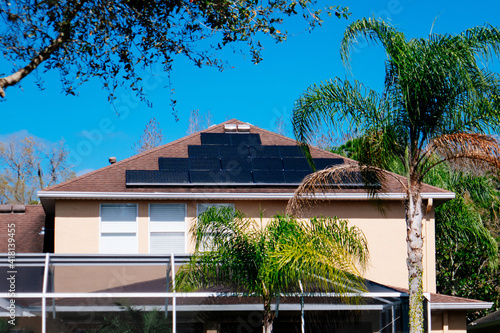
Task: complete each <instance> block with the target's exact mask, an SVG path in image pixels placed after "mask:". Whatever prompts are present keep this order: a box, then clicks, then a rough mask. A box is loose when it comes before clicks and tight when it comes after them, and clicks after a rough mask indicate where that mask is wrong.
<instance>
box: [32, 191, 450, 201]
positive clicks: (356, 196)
mask: <svg viewBox="0 0 500 333" xmlns="http://www.w3.org/2000/svg"><path fill="white" fill-rule="evenodd" d="M293 195H294V193H226V192H220V193H213V192H198V193H174V192H169V193H164V192H73V191H38V197H39V198H41V199H116V200H120V199H121V200H129V199H135V200H141V199H143V200H144V199H151V200H186V199H191V200H192V199H195V200H210V199H224V200H227V199H232V200H266V199H267V200H289V199H291V198H292V197H293ZM421 195H422V198H423V199H438V200H439V199H444V200H449V199H453V198H455V193H452V192H446V193H432V192H431V193H421ZM315 198H316V199H320V200H322V199H324V200H368V199H371V198H372V196H371V195H370V194H368V193H326V194H317V195H316V196H315ZM377 198H378V199H382V200H404V199H405V198H406V194H404V193H381V194H378V195H377Z"/></svg>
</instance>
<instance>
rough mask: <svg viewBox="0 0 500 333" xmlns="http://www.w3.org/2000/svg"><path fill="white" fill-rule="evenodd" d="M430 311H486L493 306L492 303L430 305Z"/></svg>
mask: <svg viewBox="0 0 500 333" xmlns="http://www.w3.org/2000/svg"><path fill="white" fill-rule="evenodd" d="M430 305H431V310H464V311H466V310H467V311H468V310H470V311H477V310H487V309H489V308H491V307H492V306H493V303H492V302H477V303H430Z"/></svg>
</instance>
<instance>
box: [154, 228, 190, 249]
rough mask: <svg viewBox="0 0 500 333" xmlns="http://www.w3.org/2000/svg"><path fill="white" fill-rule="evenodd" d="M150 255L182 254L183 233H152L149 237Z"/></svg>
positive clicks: (183, 244)
mask: <svg viewBox="0 0 500 333" xmlns="http://www.w3.org/2000/svg"><path fill="white" fill-rule="evenodd" d="M150 242H151V244H150V253H152V254H165V253H184V252H185V250H184V247H185V237H184V233H183V232H153V233H151V237H150Z"/></svg>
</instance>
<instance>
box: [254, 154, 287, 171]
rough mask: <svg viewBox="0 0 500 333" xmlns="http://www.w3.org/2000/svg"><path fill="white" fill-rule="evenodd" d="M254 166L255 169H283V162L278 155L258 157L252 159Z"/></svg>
mask: <svg viewBox="0 0 500 333" xmlns="http://www.w3.org/2000/svg"><path fill="white" fill-rule="evenodd" d="M252 166H253V169H254V170H274V171H280V170H283V162H282V161H281V158H277V157H270V158H264V157H256V158H253V159H252Z"/></svg>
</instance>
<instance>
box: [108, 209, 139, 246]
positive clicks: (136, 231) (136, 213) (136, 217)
mask: <svg viewBox="0 0 500 333" xmlns="http://www.w3.org/2000/svg"><path fill="white" fill-rule="evenodd" d="M103 204H116V205H119V204H122V203H116V202H101V203H99V254H108V253H102V231H101V228H102V205H103ZM123 204H134V205H135V249H133V252H130V254H138V253H139V205H138V204H137V203H133V202H123ZM105 233H110V232H105ZM113 233H117V232H113ZM118 233H120V232H118ZM128 233H130V232H128Z"/></svg>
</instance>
